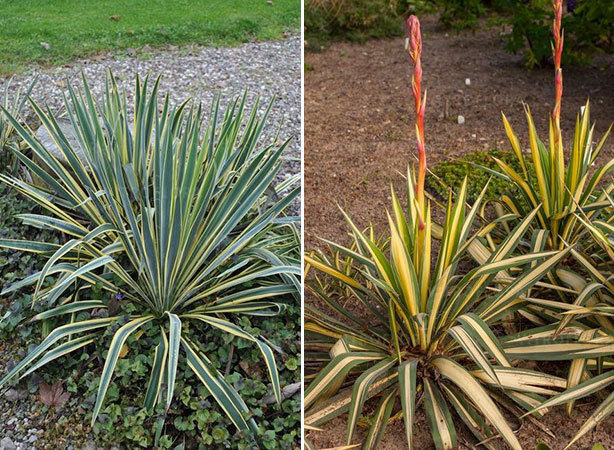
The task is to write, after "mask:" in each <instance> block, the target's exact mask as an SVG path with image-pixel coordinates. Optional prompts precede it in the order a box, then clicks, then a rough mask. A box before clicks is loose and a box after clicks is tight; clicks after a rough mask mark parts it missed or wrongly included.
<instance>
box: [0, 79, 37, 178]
mask: <svg viewBox="0 0 614 450" xmlns="http://www.w3.org/2000/svg"><path fill="white" fill-rule="evenodd" d="M35 83H36V80H34V81H32V83H30V85H29V86H28V88H27V89H26V91H25V92H22V91H21V89H17V90H16V91H14V92H12V89H11V81H10V80H9V81H7V82H6V85H5V89H4V97H3V99H2V102H1V103H0V171H6V170H8V171H9V172H11V173H16V171H17V166H18V164H17V159H16V158H15V157H14V156H13V152H14V151H16V150H17V151H18V150H19V142H17V140H16V136H15V128H14V127H13V125H12V124H11V121H10V120H9V117H8V115H9V114H10V115H11V116H13V117H15V118H17V119H18V120H21V119H22V117H21V115H22V113H23V110H24V106H25V105H26V101H27V98H28V96H29V95H30V92H31V91H32V88H34V85H35ZM11 96H12V98H11Z"/></svg>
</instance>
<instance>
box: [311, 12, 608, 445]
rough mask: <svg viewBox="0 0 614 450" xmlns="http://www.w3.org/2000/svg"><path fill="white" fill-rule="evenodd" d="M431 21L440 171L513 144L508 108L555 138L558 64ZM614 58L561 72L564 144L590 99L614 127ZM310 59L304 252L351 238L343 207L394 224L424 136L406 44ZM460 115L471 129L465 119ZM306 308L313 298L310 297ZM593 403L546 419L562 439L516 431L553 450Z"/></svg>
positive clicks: (588, 440)
mask: <svg viewBox="0 0 614 450" xmlns="http://www.w3.org/2000/svg"><path fill="white" fill-rule="evenodd" d="M422 25H423V28H422V39H423V57H422V59H423V61H422V62H423V70H424V82H423V86H424V87H426V88H427V89H428V99H427V106H426V117H425V128H426V141H427V160H428V164H429V165H430V166H431V167H432V166H434V165H435V164H436V163H438V162H440V161H443V160H446V159H454V158H458V157H459V156H461V155H463V154H465V153H468V152H471V151H475V150H484V151H486V150H488V149H490V148H502V149H508V148H509V145H508V143H507V139H506V135H505V131H504V128H503V125H502V121H501V116H500V114H501V111H504V112H505V113H506V115H507V117H508V119H509V120H510V122H511V123H512V126H513V127H514V129H515V130H516V133H517V134H518V136H519V139H520V141H521V144H522V145H523V147H527V146H528V138H527V135H528V133H527V127H526V120H525V117H524V110H523V106H522V102H526V103H527V104H529V105H530V106H531V109H532V112H533V118H534V120H535V122H536V126H537V128H538V131H539V133H540V136H541V137H542V139H543V140H544V141H547V138H548V118H549V115H550V111H551V108H552V104H553V99H554V81H553V72H552V68H545V69H538V70H532V71H530V70H528V69H527V68H526V67H524V65H523V63H522V58H521V57H520V56H515V55H510V54H508V53H506V52H505V51H504V49H503V44H502V42H501V36H500V32H501V30H500V29H482V30H480V31H478V32H476V33H475V34H472V33H469V32H464V33H461V34H456V33H453V32H446V31H445V30H442V29H441V28H440V27H439V25H438V24H437V20H436V18H435V17H433V16H429V17H425V18H423V19H422ZM612 62H614V58H613V57H612V55H600V56H599V57H597V58H595V59H594V61H593V63H592V64H591V65H590V66H588V67H569V68H565V67H564V69H563V76H564V93H563V113H562V127H563V134H564V138H565V139H566V141H567V142H569V140H570V139H571V138H572V136H573V128H574V122H575V117H576V114H577V112H578V111H579V108H580V106H582V105H583V104H584V103H585V101H586V99H587V98H590V99H591V115H592V117H593V120H594V121H595V122H596V126H595V135H596V139H600V137H601V135H602V134H603V133H604V132H605V131H606V130H607V128H608V127H609V125H610V123H612V122H614V101H613V100H614V67H612V65H611V63H612ZM305 63H306V68H307V70H306V71H305V138H304V145H305V150H304V155H305V156H304V158H305V186H304V193H305V194H304V207H305V210H304V217H305V249H306V251H309V250H310V249H313V248H314V247H316V246H318V239H317V237H318V236H321V237H325V238H328V239H332V240H336V241H343V242H345V241H347V227H346V224H345V221H344V219H343V217H342V215H341V213H340V211H339V209H338V207H337V205H340V206H341V207H342V208H343V209H344V210H345V211H347V212H348V213H349V215H350V216H351V217H352V218H353V220H354V222H355V223H356V224H357V225H363V226H364V225H367V224H368V223H369V222H373V223H374V224H375V225H376V226H378V227H380V228H383V227H384V226H385V220H386V214H385V208H388V207H389V204H390V184H391V183H392V185H393V186H394V188H395V190H396V191H397V192H399V193H402V192H403V191H404V189H405V180H404V178H403V176H402V174H403V173H404V172H405V171H406V169H407V166H408V164H413V163H414V161H415V158H414V155H415V137H414V132H413V111H412V109H413V100H412V97H411V88H410V86H411V69H410V64H409V60H408V55H407V53H406V52H405V50H404V41H403V39H402V38H398V39H390V40H373V41H368V42H366V43H365V44H364V45H358V44H352V43H337V44H333V45H332V46H331V47H330V48H328V49H327V50H325V51H323V52H321V53H307V54H306V55H305ZM466 79H469V80H470V84H469V85H467V84H466V82H465V80H466ZM459 115H461V116H463V117H464V119H465V123H463V124H459V123H458V121H457V117H458V116H459ZM567 148H568V147H567ZM612 156H614V139H610V140H609V142H608V143H607V144H606V148H605V149H604V152H603V156H602V158H604V157H612ZM306 302H307V303H310V304H314V303H316V301H315V300H314V299H313V297H310V296H307V298H306ZM595 407H596V404H595V403H593V404H591V405H587V406H586V407H583V408H579V410H578V411H577V412H576V413H575V415H574V416H573V417H572V418H569V417H567V416H566V414H565V412H564V409H556V410H554V411H552V412H551V413H549V414H548V415H546V416H545V417H544V418H543V420H542V422H543V423H544V424H545V425H546V426H547V427H548V428H549V429H550V430H551V431H552V432H553V433H554V435H555V436H556V437H555V438H551V437H549V436H548V435H546V434H545V433H543V432H541V431H540V430H538V429H537V428H536V427H535V426H533V425H531V424H530V423H528V422H524V423H523V424H522V426H521V428H520V430H519V431H518V436H519V438H520V440H521V442H522V444H523V448H527V449H533V448H535V446H536V445H537V443H538V442H540V441H543V442H547V443H548V444H549V445H551V446H552V448H553V449H559V448H563V447H564V444H565V443H566V442H568V441H569V439H570V438H571V437H572V436H573V434H574V433H575V431H576V430H578V428H579V427H580V425H581V424H582V423H583V421H584V419H586V418H587V417H588V415H589V414H590V412H591V410H592V409H594V408H595ZM345 427H346V423H345V420H344V419H341V418H339V419H336V420H334V421H332V422H331V423H330V424H328V425H327V426H325V431H324V432H321V433H315V432H314V433H310V434H309V438H310V440H311V441H312V442H313V443H314V444H315V447H316V448H327V447H333V446H338V445H342V444H343V443H344V440H345ZM416 428H417V430H418V431H417V433H418V436H417V439H418V441H417V443H416V448H420V449H423V448H424V449H427V448H431V446H432V443H431V440H430V437H429V436H428V426H427V425H426V421H425V419H424V417H423V416H421V417H420V418H419V419H418V422H417V427H416ZM459 428H460V427H459ZM459 431H460V430H459ZM404 434H405V432H404V431H403V424H402V423H401V422H400V421H399V422H395V423H393V424H391V425H390V428H389V429H388V432H387V435H386V436H385V438H384V440H383V441H382V443H381V444H380V448H383V449H397V448H406V442H405V438H404ZM459 442H460V443H461V444H462V445H466V447H464V448H471V447H469V446H468V442H473V439H472V438H469V437H468V435H467V434H464V433H460V439H459ZM595 443H602V444H603V445H604V446H605V447H606V448H614V417H610V418H609V419H607V420H606V421H604V422H603V423H602V424H601V425H599V426H598V427H597V428H596V429H595V430H594V431H593V432H591V433H589V434H588V435H587V436H586V437H585V438H584V439H583V440H582V441H581V442H580V444H579V445H578V446H576V447H575V448H581V449H585V448H590V447H591V445H592V444H595Z"/></svg>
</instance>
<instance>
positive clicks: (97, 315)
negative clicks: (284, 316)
mask: <svg viewBox="0 0 614 450" xmlns="http://www.w3.org/2000/svg"><path fill="white" fill-rule="evenodd" d="M83 81H84V88H83V90H82V91H77V90H75V89H74V88H73V87H71V86H69V99H70V101H68V100H67V102H66V110H67V113H68V118H69V120H70V124H71V125H72V127H73V128H74V130H75V133H76V139H77V141H78V146H76V145H73V144H71V143H70V141H69V139H68V138H67V136H66V135H65V133H64V132H63V128H62V127H61V126H60V125H59V122H58V118H56V117H55V116H54V115H53V114H52V113H51V112H50V111H44V110H43V109H42V108H41V107H39V106H38V105H37V104H36V103H34V102H32V107H33V108H34V110H35V112H36V114H37V116H38V118H39V119H40V121H41V122H42V124H43V126H44V127H45V128H46V130H47V131H48V133H49V135H50V136H51V137H52V138H53V141H54V142H55V144H56V145H57V148H58V151H59V152H61V155H62V156H63V158H62V159H63V160H62V161H60V160H59V159H58V157H56V156H55V155H57V153H55V154H54V153H52V152H50V151H49V150H48V149H47V148H45V147H44V146H43V145H42V144H41V143H40V141H39V140H38V139H37V138H36V137H35V135H34V134H33V133H32V132H31V131H30V130H29V129H27V128H25V127H23V126H22V125H21V124H20V123H19V122H18V120H17V119H16V118H14V117H12V116H11V115H10V114H7V117H8V118H9V120H10V122H11V124H12V126H13V127H14V128H15V129H16V131H17V133H18V134H19V136H20V137H21V138H22V139H23V140H24V141H25V142H26V143H27V144H28V146H29V149H30V151H31V152H32V157H28V156H26V155H25V154H24V153H21V152H15V156H16V157H17V158H18V159H19V161H20V162H21V164H23V165H24V166H25V168H26V170H28V171H29V172H30V173H31V175H32V178H33V179H36V180H38V181H37V183H36V184H34V183H32V182H27V181H24V180H22V179H19V178H16V177H14V176H8V175H1V176H0V180H2V181H3V182H5V183H7V184H9V185H11V186H13V187H14V188H15V189H17V190H18V191H19V192H20V193H22V194H23V195H25V196H26V197H28V198H29V199H31V200H33V201H34V202H36V203H37V204H38V205H40V207H41V208H42V210H43V211H44V214H22V215H21V216H20V217H21V219H22V220H23V222H24V223H26V224H29V225H32V226H35V227H40V228H51V229H54V230H58V231H60V232H62V233H64V235H65V236H67V238H68V240H67V241H66V242H64V243H63V244H62V245H57V244H52V243H47V242H32V241H20V240H6V239H5V240H1V241H0V245H2V246H3V247H6V248H11V249H16V250H20V251H27V252H34V253H38V254H41V255H43V256H45V257H47V258H48V259H47V262H46V264H45V265H44V267H43V268H42V270H40V271H39V272H36V273H34V274H32V275H30V276H29V277H27V278H25V279H23V280H21V281H20V282H17V283H16V284H14V285H12V286H10V287H7V288H5V290H4V292H8V291H12V290H16V289H22V288H26V287H28V288H29V289H31V290H32V292H33V302H34V303H36V304H38V305H42V306H43V307H44V308H45V310H44V311H43V312H41V313H39V314H37V315H36V316H35V317H33V318H32V320H35V321H43V322H44V323H45V324H46V328H47V329H49V330H50V332H49V333H48V334H47V335H46V337H45V338H44V340H43V341H42V342H41V343H40V344H39V345H38V346H37V347H36V348H35V349H34V350H32V351H31V352H30V353H29V354H28V355H27V356H26V358H25V359H23V360H22V361H21V362H20V363H19V364H17V365H16V366H15V367H14V368H13V369H12V370H10V372H9V373H8V374H5V376H4V378H2V380H0V386H3V385H6V383H8V382H9V381H10V380H12V379H14V378H16V377H18V376H20V377H23V376H25V375H27V374H29V373H31V372H32V371H34V370H37V369H39V368H41V367H42V366H44V365H45V364H47V363H49V362H50V361H52V360H54V359H56V358H60V357H62V356H63V355H66V354H68V353H70V352H76V351H79V350H80V349H82V348H84V347H85V346H88V345H92V344H93V343H94V342H96V341H99V340H101V339H102V336H103V335H104V334H105V331H107V330H112V331H111V332H112V334H113V339H112V340H111V342H110V343H109V344H108V353H107V356H106V362H105V365H104V368H103V370H102V374H101V378H100V384H99V389H98V395H97V399H96V404H95V406H94V409H93V413H92V423H93V422H94V421H95V420H96V417H97V416H98V414H99V412H100V410H101V407H102V405H103V401H104V398H105V394H106V392H107V388H108V387H109V384H110V382H111V378H112V376H113V372H114V369H115V366H116V363H117V361H118V359H119V358H120V357H121V354H122V348H123V347H124V346H125V345H126V344H128V343H129V342H130V339H136V338H135V336H138V335H140V334H142V332H143V331H146V332H148V336H153V339H152V340H153V342H152V346H151V352H152V354H153V355H154V358H153V366H152V367H151V375H150V379H149V384H148V386H147V391H146V394H145V397H144V405H145V407H146V408H147V409H149V410H152V409H153V408H154V406H155V405H156V403H157V402H158V401H161V402H163V403H164V404H165V406H166V408H168V407H169V406H170V404H171V402H172V400H173V392H174V386H175V378H176V373H177V370H178V363H179V361H180V359H184V360H185V361H186V362H187V365H188V366H189V367H190V368H191V370H192V371H193V372H194V373H195V374H196V375H197V377H198V378H199V379H200V380H201V381H202V383H203V384H204V385H205V386H206V387H207V389H208V390H209V391H210V393H211V395H212V396H213V398H214V399H215V400H216V401H217V402H219V403H220V405H221V406H222V408H223V409H224V411H225V412H226V413H227V415H228V416H229V418H230V419H231V420H232V422H233V423H234V424H235V425H236V426H237V428H238V429H240V430H248V429H251V430H256V424H255V422H254V420H253V419H252V418H250V416H249V410H248V407H247V405H246V404H245V402H244V401H243V400H242V399H241V398H240V396H239V395H238V393H237V392H236V391H235V390H234V388H233V387H232V386H231V385H230V384H228V383H227V382H226V381H225V379H224V377H223V375H222V374H221V373H220V372H219V371H218V370H217V368H216V367H215V365H214V364H212V362H211V361H210V359H209V358H208V357H207V355H206V354H204V353H203V352H202V351H201V350H200V348H199V344H200V343H199V336H198V335H197V334H195V333H194V332H193V330H194V329H197V328H198V327H196V326H194V327H190V326H189V324H190V323H198V324H204V326H206V327H210V328H212V329H214V330H217V331H218V332H219V333H229V334H230V335H233V336H238V337H240V338H243V339H246V340H248V341H251V342H252V343H253V345H255V346H256V347H257V348H258V349H259V350H260V351H261V353H262V357H263V359H264V361H265V363H266V366H267V367H268V372H269V376H270V380H271V386H272V391H273V393H274V394H275V397H276V398H277V400H278V402H279V401H280V399H281V393H280V391H281V386H280V382H279V377H278V373H277V365H276V360H275V359H276V358H275V354H274V351H273V349H272V348H271V346H270V345H269V344H268V343H267V341H266V340H265V339H264V338H262V337H261V336H257V335H252V334H250V333H248V332H247V331H245V330H243V329H242V328H241V327H240V326H239V325H238V324H237V322H238V318H240V317H241V316H242V315H245V314H247V315H255V316H270V315H275V314H278V313H279V312H280V311H282V310H283V309H284V301H283V300H284V297H287V296H294V297H296V298H298V295H299V294H298V293H299V287H300V284H299V279H298V275H299V274H300V267H299V266H298V258H299V248H300V245H299V242H298V234H297V232H296V228H295V225H294V223H293V222H294V221H295V220H296V218H293V217H291V216H287V215H286V213H285V211H286V209H287V207H288V206H289V205H290V204H291V202H292V201H293V199H294V198H296V196H297V195H298V193H299V189H300V188H296V187H294V186H293V185H294V184H295V183H296V181H297V180H298V177H291V178H289V179H288V180H287V181H285V182H283V183H281V184H279V185H277V186H275V187H273V186H272V183H273V180H274V179H275V177H276V175H277V173H278V171H279V169H280V166H281V159H280V158H281V155H282V153H283V151H284V149H285V148H286V145H287V143H288V142H287V141H286V142H284V143H283V144H281V145H277V144H276V143H275V142H273V143H272V144H270V145H262V144H261V143H260V142H261V136H262V133H263V130H264V129H265V123H266V119H267V115H268V113H269V111H270V106H269V108H268V109H267V110H266V112H265V114H264V115H262V117H259V113H258V102H256V103H255V104H254V105H253V107H252V110H251V112H250V111H249V110H248V108H247V106H246V95H244V96H243V97H242V98H238V99H236V100H235V101H233V102H230V103H229V106H228V107H227V108H226V110H225V112H223V113H222V112H221V111H220V101H219V99H218V100H217V101H216V102H215V104H214V105H213V107H212V108H211V112H210V115H209V117H208V119H207V123H206V125H204V124H203V123H204V121H205V113H204V111H203V108H202V106H201V105H193V104H191V103H190V102H185V103H182V104H180V105H178V106H171V103H170V100H169V98H168V96H166V97H165V98H164V101H163V102H160V101H159V100H160V99H159V95H158V89H159V80H156V82H155V83H153V85H150V83H149V81H148V79H145V80H144V81H143V82H141V80H140V79H139V78H137V80H136V89H135V98H134V104H133V113H131V114H130V113H129V110H128V106H127V102H126V96H125V93H123V92H121V91H120V90H119V88H118V86H117V84H116V81H115V79H114V78H113V77H112V75H109V77H108V79H107V83H106V91H105V93H104V96H103V97H102V100H101V101H100V102H98V101H96V99H95V98H94V96H93V94H92V92H91V90H90V88H89V87H88V84H87V82H86V81H85V79H84V80H83ZM77 147H78V148H77ZM271 190H274V191H275V195H272V194H270V195H267V192H268V191H271ZM94 287H96V289H97V290H99V289H102V291H103V293H104V295H102V296H96V295H93V288H94ZM115 330H116V331H115ZM186 330H189V331H186ZM190 331H192V332H190ZM164 386H165V388H164Z"/></svg>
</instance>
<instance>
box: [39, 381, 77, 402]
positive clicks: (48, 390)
mask: <svg viewBox="0 0 614 450" xmlns="http://www.w3.org/2000/svg"><path fill="white" fill-rule="evenodd" d="M39 396H40V399H41V402H42V403H43V404H44V405H47V406H60V405H63V404H64V403H66V402H67V401H68V399H69V398H70V393H69V392H64V388H63V387H62V382H61V381H56V382H55V383H53V384H52V385H49V384H47V383H44V382H43V383H42V384H41V387H40V391H39Z"/></svg>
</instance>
